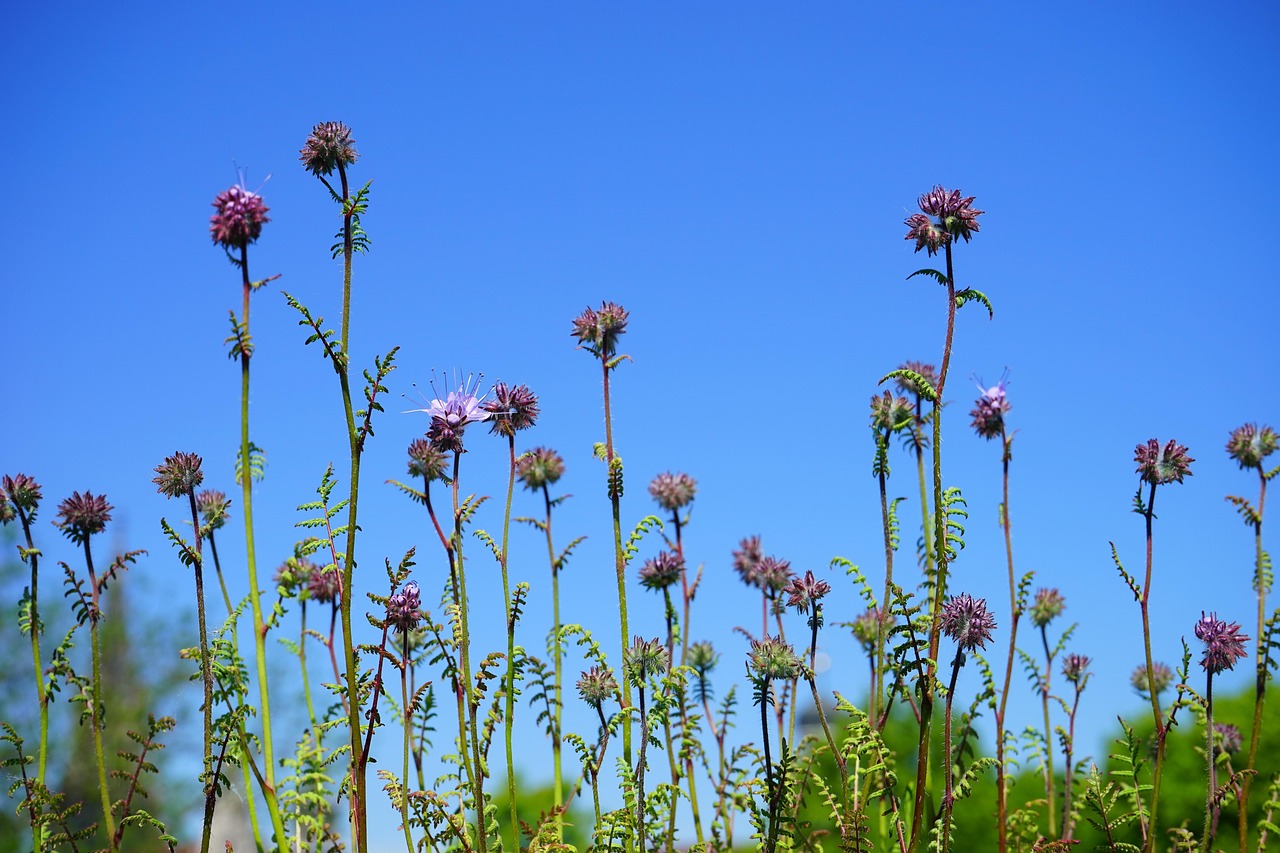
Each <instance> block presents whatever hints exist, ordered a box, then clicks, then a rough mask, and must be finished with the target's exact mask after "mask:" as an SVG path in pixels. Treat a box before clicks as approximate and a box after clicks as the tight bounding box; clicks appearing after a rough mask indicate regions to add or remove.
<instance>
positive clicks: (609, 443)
mask: <svg viewBox="0 0 1280 853" xmlns="http://www.w3.org/2000/svg"><path fill="white" fill-rule="evenodd" d="M600 365H601V367H602V368H603V372H604V448H605V465H606V467H607V468H608V478H609V480H608V482H609V502H610V503H611V504H612V506H613V560H614V567H615V569H616V570H617V575H618V627H619V629H620V630H619V634H620V636H621V638H622V648H623V649H626V648H627V642H628V640H627V638H628V637H629V636H630V630H629V628H628V627H627V559H626V556H625V554H624V553H623V550H622V495H621V494H619V492H618V490H617V489H616V488H615V487H614V479H613V460H614V452H613V415H612V413H611V411H610V400H609V359H608V358H607V357H605V355H604V354H603V353H601V358H600ZM622 700H623V705H624V706H625V707H628V708H629V707H631V682H630V681H628V680H627V679H625V678H624V679H623V680H622ZM622 757H623V759H625V760H626V762H627V763H628V764H630V763H631V715H630V714H626V715H624V716H623V718H622Z"/></svg>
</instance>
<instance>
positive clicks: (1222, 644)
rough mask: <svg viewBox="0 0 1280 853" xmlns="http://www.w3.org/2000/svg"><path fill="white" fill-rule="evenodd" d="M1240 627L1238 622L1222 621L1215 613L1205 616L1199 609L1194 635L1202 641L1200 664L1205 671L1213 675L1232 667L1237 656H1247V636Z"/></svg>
mask: <svg viewBox="0 0 1280 853" xmlns="http://www.w3.org/2000/svg"><path fill="white" fill-rule="evenodd" d="M1240 627H1241V626H1240V624H1239V623H1238V622H1223V621H1222V620H1221V619H1219V618H1218V614H1216V613H1210V614H1209V615H1208V616H1206V615H1204V611H1203V610H1202V611H1200V621H1199V622H1197V623H1196V637H1198V638H1199V639H1200V640H1201V641H1202V642H1203V643H1204V657H1202V658H1201V659H1200V666H1202V667H1204V670H1205V672H1208V673H1209V674H1211V675H1213V674H1217V673H1219V672H1222V671H1223V670H1227V669H1233V668H1234V667H1235V665H1236V660H1237V659H1238V658H1243V657H1246V656H1247V654H1248V653H1247V652H1246V651H1245V648H1244V644H1245V643H1247V642H1249V637H1248V636H1246V635H1244V634H1241V633H1240Z"/></svg>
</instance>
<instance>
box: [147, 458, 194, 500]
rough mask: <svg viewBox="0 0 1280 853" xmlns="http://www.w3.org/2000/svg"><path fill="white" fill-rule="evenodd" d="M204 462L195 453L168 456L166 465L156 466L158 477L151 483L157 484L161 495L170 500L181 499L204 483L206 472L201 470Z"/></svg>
mask: <svg viewBox="0 0 1280 853" xmlns="http://www.w3.org/2000/svg"><path fill="white" fill-rule="evenodd" d="M203 462H204V460H203V459H201V458H200V457H199V456H197V455H195V454H194V453H184V452H182V451H179V452H177V453H175V454H173V455H172V456H166V457H165V458H164V463H163V464H161V465H157V466H156V469H155V470H156V476H155V477H154V478H153V479H152V480H151V482H153V483H155V484H156V487H157V490H158V491H159V492H160V494H162V495H165V496H166V497H170V498H180V497H182V496H183V495H185V494H189V493H190V492H191V491H193V490H194V489H195V487H196V486H198V485H200V484H201V483H203V482H204V471H202V470H200V465H201V464H202V463H203Z"/></svg>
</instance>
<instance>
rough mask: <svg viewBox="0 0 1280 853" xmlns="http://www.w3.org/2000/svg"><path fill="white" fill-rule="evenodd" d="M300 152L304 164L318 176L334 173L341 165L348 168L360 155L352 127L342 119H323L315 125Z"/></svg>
mask: <svg viewBox="0 0 1280 853" xmlns="http://www.w3.org/2000/svg"><path fill="white" fill-rule="evenodd" d="M299 153H301V155H302V156H301V157H299V158H298V159H299V160H301V161H302V165H303V166H304V167H306V170H307V171H308V172H310V173H311V174H313V175H316V176H321V175H329V174H332V173H333V170H334V169H336V168H338V166H339V165H341V166H342V167H343V168H346V167H347V166H350V165H351V164H352V163H354V162H355V161H356V160H357V159H359V157H360V155H359V154H358V153H356V147H355V143H354V142H353V141H352V139H351V128H349V127H347V126H346V125H345V124H343V123H342V122H340V121H322V122H320V123H319V124H317V125H316V126H315V127H313V128H312V129H311V135H310V136H308V137H307V141H306V144H304V145H303V146H302V151H301V152H299Z"/></svg>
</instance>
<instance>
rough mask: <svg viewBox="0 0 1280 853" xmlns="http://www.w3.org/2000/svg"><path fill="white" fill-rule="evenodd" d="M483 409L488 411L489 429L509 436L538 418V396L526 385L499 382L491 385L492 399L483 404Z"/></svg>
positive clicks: (525, 427)
mask: <svg viewBox="0 0 1280 853" xmlns="http://www.w3.org/2000/svg"><path fill="white" fill-rule="evenodd" d="M484 410H485V411H486V412H488V413H489V421H490V423H489V431H490V432H491V433H493V434H494V435H503V436H506V437H507V438H511V437H512V436H514V435H515V434H516V432H518V431H519V430H522V429H528V428H529V427H531V426H533V425H534V423H535V422H536V421H537V420H538V398H537V397H535V396H534V395H533V392H532V391H530V390H529V386H528V385H515V386H509V385H507V383H505V382H499V383H498V384H496V385H494V386H493V399H492V400H489V401H488V402H486V403H485V404H484Z"/></svg>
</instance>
